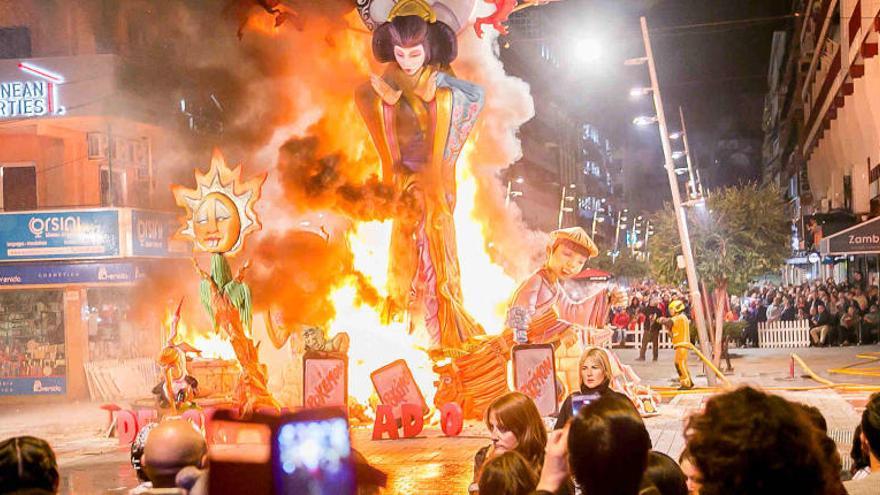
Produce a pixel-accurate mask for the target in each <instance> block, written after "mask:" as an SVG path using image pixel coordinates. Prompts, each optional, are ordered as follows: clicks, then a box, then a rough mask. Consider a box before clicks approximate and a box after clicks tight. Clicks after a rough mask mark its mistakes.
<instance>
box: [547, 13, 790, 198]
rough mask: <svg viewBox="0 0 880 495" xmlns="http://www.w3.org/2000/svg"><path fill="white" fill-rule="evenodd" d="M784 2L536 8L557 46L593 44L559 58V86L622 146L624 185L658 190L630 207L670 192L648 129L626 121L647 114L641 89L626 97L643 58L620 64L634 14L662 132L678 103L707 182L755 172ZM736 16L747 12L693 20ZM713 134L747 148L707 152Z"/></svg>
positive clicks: (642, 79)
mask: <svg viewBox="0 0 880 495" xmlns="http://www.w3.org/2000/svg"><path fill="white" fill-rule="evenodd" d="M791 4H792V0H643V1H642V0H564V1H562V2H558V3H554V4H550V5H547V6H544V7H541V8H544V9H548V15H550V16H552V18H553V19H554V23H557V24H558V26H559V30H558V32H557V33H555V34H554V36H558V39H559V40H560V41H559V42H560V43H561V47H562V48H567V49H569V50H570V51H574V50H573V47H575V46H579V45H577V43H578V41H577V40H579V39H582V38H589V39H593V40H595V41H594V43H595V45H596V46H600V47H602V51H601V55H600V56H599V57H597V58H596V59H595V60H591V61H590V63H588V64H584V63H577V62H576V61H575V60H574V59H572V61H571V63H570V64H567V67H566V68H567V70H566V71H565V72H566V75H567V77H566V78H564V82H563V83H560V84H559V88H558V89H559V91H560V93H559V94H560V97H567V98H571V97H570V96H562V95H572V94H575V95H578V97H577V98H575V99H576V101H575V102H573V104H574V105H576V108H578V110H579V112H580V114H581V117H583V118H584V119H587V120H589V121H592V122H594V123H595V124H597V125H599V127H600V128H602V129H604V130H605V131H606V132H608V133H610V135H611V136H612V138H613V139H614V142H615V144H616V145H617V146H618V147H623V148H626V156H627V157H628V158H627V159H625V163H624V166H625V167H629V171H628V173H629V175H630V176H631V177H635V182H634V183H632V184H631V185H632V187H631V189H632V190H635V189H647V190H656V191H658V193H657V194H654V195H645V194H640V195H636V196H639V197H642V198H645V203H644V204H642V205H635V206H636V207H637V208H639V206H641V208H643V209H649V210H651V209H656V208H659V207H660V206H661V205H662V202H663V201H667V200H669V198H670V196H669V193H668V187H665V188H664V187H661V186H665V185H666V184H667V182H666V178H665V177H666V176H665V173H664V171H663V169H662V165H661V164H662V161H663V160H662V150H661V147H660V141H659V136H658V133H657V127H656V126H649V127H646V128H636V127H634V126H633V125H632V118H633V117H635V116H637V115H641V114H653V105H652V100H651V98H650V97H645V98H643V99H642V100H641V101H634V100H632V99H631V98H630V97H629V89H630V88H631V87H636V86H647V85H649V79H648V72H647V66H635V67H626V66H624V65H623V61H624V60H625V59H627V58H632V57H639V56H643V55H644V48H643V45H642V39H641V34H640V31H639V16H640V15H644V16H646V17H647V20H648V25H649V28H650V30H651V37H652V44H653V47H654V56H655V59H656V63H657V69H658V73H659V79H660V86H661V90H662V95H663V100H664V106H665V107H666V112H667V120H668V121H669V127H670V130H676V129H678V127H679V126H678V124H677V122H678V106H679V105H682V106H683V108H684V111H685V116H686V118H687V126H688V131H689V136H690V144H691V148H693V150H694V151H695V155H696V159H697V162H698V165H699V167H700V168H702V169H704V172H703V178H704V184H705V185H706V186H708V187H711V188H715V187H719V186H724V185H729V184H732V183H736V182H737V181H740V180H750V179H752V180H754V179H757V178H758V177H759V176H760V151H761V150H760V146H761V140H762V139H763V131H762V130H761V118H762V113H763V100H764V95H765V94H766V92H767V68H768V61H769V57H770V50H771V42H772V37H773V32H774V31H775V30H791V29H792V27H793V25H794V20H793V18H792V17H790V14H791ZM765 18H776V19H765ZM745 19H752V20H751V21H749V22H742V23H734V24H723V25H713V26H703V27H697V26H693V25H695V24H707V23H719V22H725V23H726V22H728V21H738V20H745ZM719 139H738V140H739V142H740V143H747V144H745V146H746V149H747V150H748V148H749V146H750V147H751V150H752V151H753V153H752V154H749V153H746V154H744V155H742V156H740V157H739V158H740V159H739V160H738V161H736V160H734V162H736V163H731V162H729V161H728V160H727V159H726V158H725V157H724V156H721V157H719V156H716V154H715V146H716V143H717V141H718V140H719ZM743 156H747V157H748V160H743V159H742V158H743ZM716 158H717V159H718V162H717V163H716ZM661 192H665V194H661ZM628 196H629V195H628Z"/></svg>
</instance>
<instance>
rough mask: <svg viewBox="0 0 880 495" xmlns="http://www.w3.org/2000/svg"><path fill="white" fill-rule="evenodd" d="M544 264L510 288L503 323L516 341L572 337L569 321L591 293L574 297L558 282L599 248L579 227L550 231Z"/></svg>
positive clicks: (572, 325) (578, 268)
mask: <svg viewBox="0 0 880 495" xmlns="http://www.w3.org/2000/svg"><path fill="white" fill-rule="evenodd" d="M550 240H551V242H550V245H549V246H548V247H547V261H546V263H544V266H543V267H541V268H540V269H539V270H538V271H536V272H535V273H533V274H532V275H531V276H530V277H529V278H527V279H526V280H525V281H524V282H523V283H522V284H521V285H520V286H519V288H518V289H517V290H516V292H514V294H513V297H512V298H511V301H510V305H509V306H508V310H507V326H508V327H509V328H511V329H513V331H514V336H515V340H517V341H518V342H520V343H524V342H526V341H528V342H542V343H543V342H552V341H555V340H557V339H559V338H568V339H571V338H573V337H574V334H573V332H569V330H570V329H572V328H574V327H575V324H574V323H572V321H578V320H579V319H578V318H576V314H577V313H578V310H579V309H581V308H579V305H582V304H583V303H585V302H586V301H587V300H589V299H590V298H591V297H592V296H593V295H595V294H588V295H587V297H584V298H583V299H582V300H579V301H575V300H573V299H572V298H571V297H569V296H568V295H567V294H566V293H565V291H564V290H563V288H562V285H561V284H562V282H563V281H565V280H567V279H569V278H571V277H573V276H574V275H576V274H578V273H579V272H580V271H581V270H582V269H583V268H584V263H586V262H587V260H588V259H590V258H592V257H594V256H596V255H597V254H598V252H599V250H598V249H597V248H596V244H595V243H594V242H593V240H592V239H590V236H589V235H587V233H586V232H585V231H584V229H582V228H580V227H571V228H567V229H560V230H556V231H553V232H552V233H551V234H550Z"/></svg>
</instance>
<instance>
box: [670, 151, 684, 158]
mask: <svg viewBox="0 0 880 495" xmlns="http://www.w3.org/2000/svg"><path fill="white" fill-rule="evenodd" d="M681 158H684V151H673V152H672V159H673V160H678V159H681Z"/></svg>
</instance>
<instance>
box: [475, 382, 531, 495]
mask: <svg viewBox="0 0 880 495" xmlns="http://www.w3.org/2000/svg"><path fill="white" fill-rule="evenodd" d="M486 427H487V428H489V434H490V436H491V438H492V444H491V445H487V446H485V447H483V448H482V449H480V450H479V451H478V452H477V454H476V455H475V456H474V484H472V485H471V491H475V490H476V484H477V481H478V480H479V479H480V473H481V472H482V470H483V465H484V464H485V462H486V460H488V459H492V458H494V457H496V456H498V455H501V454H503V453H505V452H511V451H514V452H517V453H518V454H520V455H521V456H522V457H523V459H525V461H526V463H527V464H528V466H529V468H530V469H531V470H532V471H534V472H535V474H536V475H537V473H539V472H540V471H541V465H542V464H543V463H544V447H546V445H547V430H546V428H545V427H544V423H543V421H541V414H540V413H539V412H538V408H537V406H535V403H534V402H533V401H532V399H531V398H529V396H527V395H525V394H523V393H520V392H511V393H508V394H504V395H502V396H501V397H499V398H497V399H495V401H494V402H492V404H491V405H490V406H489V408H488V409H487V410H486Z"/></svg>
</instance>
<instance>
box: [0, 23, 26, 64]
mask: <svg viewBox="0 0 880 495" xmlns="http://www.w3.org/2000/svg"><path fill="white" fill-rule="evenodd" d="M31 56H32V55H31V30H30V29H28V28H27V27H24V26H15V27H0V59H4V58H31Z"/></svg>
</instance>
